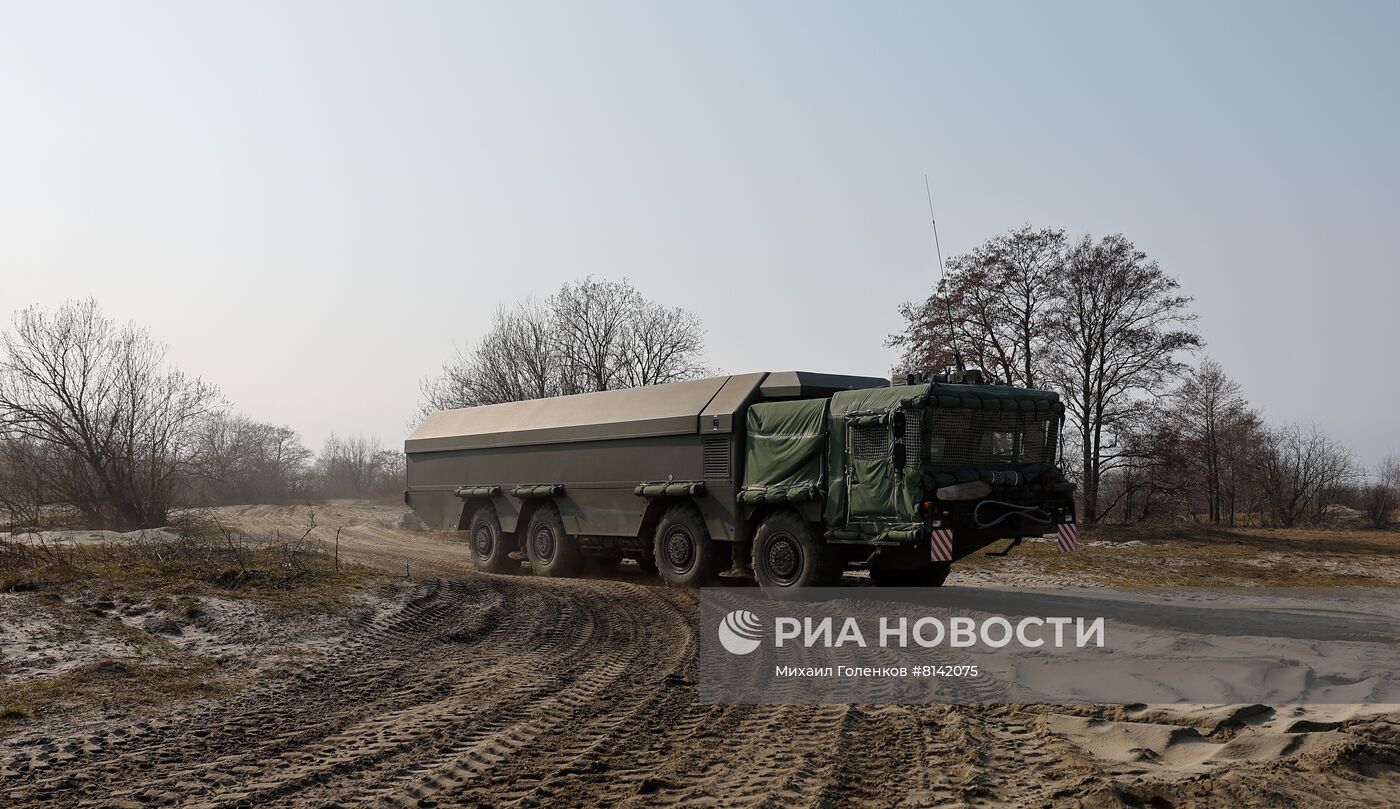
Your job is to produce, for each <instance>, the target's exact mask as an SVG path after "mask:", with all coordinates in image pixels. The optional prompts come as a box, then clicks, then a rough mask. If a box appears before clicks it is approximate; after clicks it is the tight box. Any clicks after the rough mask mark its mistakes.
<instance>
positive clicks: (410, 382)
mask: <svg viewBox="0 0 1400 809" xmlns="http://www.w3.org/2000/svg"><path fill="white" fill-rule="evenodd" d="M1397 31H1400V4H1396V3H1376V4H1366V3H1360V2H1354V3H1343V4H1324V3H1317V4H1314V5H1304V6H1296V5H1295V6H1288V5H1283V4H1275V3H1240V4H1234V5H1226V4H1220V3H1206V4H1199V5H1192V4H1187V3H1170V4H1166V3H1159V4H1145V3H1134V4H1117V3H1116V4H1072V3H1055V4H1048V3H1027V4H988V3H963V4H953V3H932V2H929V3H918V4H898V3H880V4H865V3H859V4H858V3H849V4H840V5H837V4H817V3H810V2H801V3H773V2H764V3H736V4H716V3H698V2H697V3H690V4H685V5H682V4H679V3H654V2H648V3H637V4H618V3H581V2H569V3H558V4H522V3H506V2H500V3H494V4H490V5H486V4H472V3H465V2H455V3H443V4H435V3H410V2H394V3H389V2H382V3H352V2H339V1H338V2H327V3H319V2H304V1H299V2H264V3H257V2H237V3H201V2H170V3H155V4H152V3H137V2H117V3H111V2H102V3H93V4H70V3H61V2H52V1H51V0H45V1H44V2H27V3H22V2H14V1H13V0H6V1H5V2H0V309H3V310H4V311H3V312H0V315H2V316H3V317H5V318H8V316H9V314H10V312H12V311H13V310H15V309H18V308H20V307H23V306H27V305H29V304H33V303H41V304H45V305H53V304H57V303H59V302H61V301H63V300H64V299H68V298H74V297H82V296H87V295H93V296H95V297H96V298H98V299H99V300H100V301H101V303H102V304H103V305H104V306H105V307H106V309H107V310H108V311H109V313H110V314H112V315H114V316H116V317H118V318H120V319H123V320H126V319H133V320H136V321H139V322H140V323H142V324H146V325H148V326H150V328H151V329H152V331H153V332H154V334H155V335H156V336H157V337H158V338H160V339H161V340H163V341H165V342H167V343H169V345H170V347H171V355H172V357H173V358H174V359H175V361H176V362H178V363H179V364H180V365H181V366H182V367H183V368H185V369H186V370H188V371H191V372H195V373H198V374H200V375H202V376H204V377H206V378H208V379H209V380H211V381H214V382H216V383H217V384H218V385H220V386H221V387H222V389H223V391H224V393H225V394H226V396H227V397H228V398H229V399H230V400H231V401H232V402H233V403H234V405H235V406H236V407H237V408H239V409H240V410H242V411H244V412H246V413H248V414H250V415H252V416H255V417H257V418H259V419H262V420H267V421H273V422H278V423H286V424H289V425H291V426H292V427H294V428H296V429H298V430H300V431H301V432H302V433H304V434H305V436H306V437H307V441H308V443H309V444H310V445H312V446H317V445H319V443H320V441H321V439H322V438H324V436H325V435H326V434H327V433H328V432H329V431H331V430H335V431H338V432H342V433H352V432H364V433H370V434H375V435H377V436H379V437H380V438H382V439H383V440H384V441H385V443H396V442H397V441H399V440H400V439H401V438H402V437H403V434H404V433H405V428H404V423H405V420H406V419H407V418H408V417H409V416H410V414H411V413H412V411H413V409H414V402H415V398H416V396H417V386H418V381H419V379H420V378H422V377H424V376H425V375H428V374H430V373H432V372H433V371H434V369H435V368H436V367H438V366H439V365H440V363H441V362H442V360H443V359H444V358H445V357H446V356H447V355H449V354H451V352H452V351H453V347H454V345H467V344H470V343H471V342H472V341H473V340H475V339H476V338H477V337H478V336H479V335H480V334H481V332H482V330H483V328H484V327H485V325H486V323H487V322H488V319H489V316H490V314H491V312H492V311H493V310H494V309H495V308H496V306H497V305H498V304H499V303H501V302H503V301H509V300H511V299H514V298H517V297H519V296H522V295H525V294H527V293H533V294H536V295H541V296H543V295H546V294H548V293H549V292H550V291H552V290H554V289H556V288H557V287H558V286H559V285H560V284H561V283H562V282H563V281H565V280H567V279H572V278H577V277H580V276H584V275H587V274H590V273H592V274H595V275H600V276H606V277H609V278H621V277H623V276H626V277H630V278H631V279H632V281H633V282H634V283H635V285H636V286H637V287H638V288H639V289H641V290H642V292H643V293H645V294H646V295H648V296H649V297H652V298H655V299H657V300H660V301H662V302H665V303H667V304H671V305H679V306H685V307H688V308H690V309H692V310H693V311H695V312H696V313H697V314H698V315H699V316H700V317H701V318H702V319H703V320H704V322H705V324H706V326H707V328H708V330H709V334H708V356H709V359H710V362H711V363H712V364H713V365H715V366H717V367H719V368H721V369H723V370H724V371H726V372H739V371H749V370H778V369H789V368H795V369H808V370H821V371H836V372H853V373H865V374H883V373H885V372H886V370H887V369H888V368H889V367H890V366H891V365H892V364H893V363H894V361H895V359H896V354H895V352H894V351H893V350H891V349H888V348H886V347H885V346H884V341H885V338H886V336H887V335H888V334H889V333H891V332H892V331H895V330H897V329H898V328H899V326H900V321H899V318H898V316H897V313H896V306H897V304H898V303H900V302H901V301H904V300H908V299H913V298H921V297H924V296H925V295H927V293H928V291H929V289H930V287H931V285H932V284H933V283H934V281H935V280H936V272H937V271H936V268H935V261H934V257H933V252H932V248H931V240H930V233H929V226H928V214H927V210H926V204H925V201H924V187H923V175H924V173H925V172H927V173H928V175H929V177H930V180H931V182H932V185H933V193H934V201H935V204H936V206H937V209H938V216H939V226H940V231H941V235H942V238H943V247H944V250H945V253H948V254H952V253H958V252H962V251H964V250H967V249H969V248H971V247H973V246H974V245H976V244H977V243H979V242H981V241H983V240H985V239H987V238H989V237H991V236H994V235H996V234H998V233H999V232H1002V231H1005V230H1007V229H1009V228H1012V227H1016V226H1019V225H1021V224H1023V223H1032V224H1034V225H1037V226H1055V227H1063V228H1066V229H1068V230H1069V231H1070V232H1071V233H1072V234H1080V233H1091V234H1095V235H1102V234H1105V233H1110V232H1122V233H1124V234H1126V235H1127V236H1128V237H1129V238H1131V239H1133V240H1134V241H1136V242H1137V244H1138V245H1139V247H1141V248H1142V249H1144V250H1145V251H1147V252H1148V253H1149V254H1150V255H1151V256H1152V257H1154V258H1156V259H1157V260H1159V261H1160V262H1161V264H1162V266H1163V267H1164V268H1165V269H1166V270H1167V271H1168V272H1170V273H1172V274H1174V275H1175V276H1177V277H1178V278H1179V279H1180V280H1181V282H1182V285H1183V287H1184V289H1185V291H1186V292H1187V293H1188V294H1190V295H1194V296H1195V298H1196V310H1197V311H1198V312H1199V313H1200V322H1199V327H1200V330H1201V331H1202V333H1203V334H1204V336H1205V338H1206V340H1207V342H1208V346H1209V347H1208V353H1209V355H1210V356H1212V357H1214V358H1215V359H1217V360H1219V361H1220V362H1221V363H1223V364H1224V366H1225V367H1226V369H1227V370H1228V371H1229V372H1230V373H1232V374H1233V375H1235V376H1236V377H1237V378H1238V379H1239V380H1240V381H1241V382H1242V383H1243V384H1244V386H1245V389H1246V392H1247V393H1248V395H1249V396H1250V398H1251V399H1252V400H1253V401H1254V402H1255V403H1256V404H1257V405H1259V406H1261V407H1263V409H1264V410H1265V411H1266V413H1267V415H1268V416H1269V417H1270V418H1272V419H1276V420H1294V419H1296V420H1304V421H1316V422H1318V423H1320V424H1321V425H1322V426H1324V427H1325V428H1326V429H1327V430H1329V431H1330V432H1332V433H1333V434H1335V435H1336V436H1338V437H1339V438H1341V439H1342V440H1344V441H1345V442H1347V443H1348V444H1349V445H1351V446H1352V447H1353V448H1354V449H1355V450H1356V452H1357V454H1358V456H1359V457H1360V458H1361V459H1363V460H1365V461H1367V462H1372V461H1374V460H1376V459H1377V458H1378V457H1380V456H1381V455H1383V454H1384V453H1385V451H1386V448H1387V447H1389V448H1391V449H1395V450H1400V382H1397V378H1400V362H1397V360H1396V352H1397V350H1398V349H1400V326H1398V325H1397V312H1396V307H1397V302H1400V272H1397V266H1396V265H1397V261H1396V259H1395V251H1394V249H1393V247H1392V244H1393V240H1394V235H1395V233H1394V232H1395V222H1396V220H1397V214H1398V213H1400V203H1398V202H1397V187H1398V186H1397V181H1400V160H1397V144H1400V93H1397V89H1398V87H1397V85H1400V56H1397V52H1398V51H1397V49H1396V48H1395V45H1394V41H1393V40H1394V36H1395V34H1396V32H1397Z"/></svg>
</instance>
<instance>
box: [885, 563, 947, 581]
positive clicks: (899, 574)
mask: <svg viewBox="0 0 1400 809" xmlns="http://www.w3.org/2000/svg"><path fill="white" fill-rule="evenodd" d="M952 569H953V563H952V562H934V563H933V564H931V565H925V566H923V567H919V568H915V569H913V570H881V569H878V568H871V569H870V580H871V581H873V582H875V585H876V586H877V587H942V586H943V582H944V581H946V580H947V578H948V573H949V571H951V570H952Z"/></svg>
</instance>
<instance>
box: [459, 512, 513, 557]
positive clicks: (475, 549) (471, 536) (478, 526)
mask: <svg viewBox="0 0 1400 809" xmlns="http://www.w3.org/2000/svg"><path fill="white" fill-rule="evenodd" d="M467 538H468V540H469V541H470V542H471V550H472V563H473V564H474V565H476V569H477V570H484V571H486V572H487V573H511V572H514V571H516V570H519V569H520V563H519V562H518V561H516V560H514V559H512V558H510V552H511V551H513V550H515V544H514V543H513V542H509V541H507V540H506V538H505V534H503V533H501V521H500V519H499V518H498V517H497V516H496V507H495V506H493V505H491V504H490V503H487V504H486V505H484V506H482V507H481V508H478V509H477V510H476V513H475V514H473V515H472V521H471V525H470V527H468V529H467Z"/></svg>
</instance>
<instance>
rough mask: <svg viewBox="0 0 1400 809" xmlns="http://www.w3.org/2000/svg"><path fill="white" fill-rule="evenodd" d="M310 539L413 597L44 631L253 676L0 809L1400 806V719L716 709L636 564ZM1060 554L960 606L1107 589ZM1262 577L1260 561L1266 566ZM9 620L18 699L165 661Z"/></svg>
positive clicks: (53, 762)
mask: <svg viewBox="0 0 1400 809" xmlns="http://www.w3.org/2000/svg"><path fill="white" fill-rule="evenodd" d="M217 515H218V517H219V519H220V521H221V522H223V523H225V524H227V525H229V526H231V527H236V528H237V529H238V530H244V531H258V532H266V533H273V534H276V533H279V532H280V533H282V534H284V535H298V536H299V535H300V534H301V533H303V532H305V531H306V530H307V528H308V525H309V524H310V521H311V519H312V517H313V514H312V509H309V508H306V507H271V506H248V507H237V508H227V509H221V510H219V511H218V512H217ZM314 520H315V524H316V527H315V528H314V529H312V533H313V536H314V537H315V538H318V539H322V540H324V541H326V542H327V543H333V542H334V535H335V533H336V529H340V537H339V541H340V549H341V553H342V554H343V555H344V556H345V557H346V558H347V559H354V560H359V561H364V562H368V563H370V564H374V565H377V566H379V567H381V568H382V569H383V570H385V571H386V573H390V574H394V575H397V576H403V578H401V579H397V580H389V579H387V578H386V579H385V581H384V582H383V583H382V584H380V585H379V586H377V587H376V588H372V589H370V590H366V591H365V592H364V593H363V594H361V596H360V597H359V599H360V600H358V601H357V602H356V608H355V609H354V610H352V611H351V613H352V614H349V615H346V616H343V619H342V620H341V621H340V622H338V623H337V622H335V621H314V620H310V619H307V620H305V621H300V622H297V621H293V622H280V623H279V621H277V620H273V619H272V618H270V617H269V616H266V615H260V614H258V613H257V612H256V610H253V611H251V612H250V611H248V609H247V608H246V607H244V608H241V609H243V612H239V611H238V608H235V607H234V606H230V605H222V606H221V605H219V604H218V603H212V604H211V607H210V610H209V611H208V613H207V614H206V616H204V617H206V618H208V620H207V621H205V622H204V623H202V624H200V623H198V622H194V623H191V622H185V623H183V624H181V625H180V627H179V629H180V634H178V635H174V634H162V633H152V632H149V631H145V629H144V623H142V622H144V621H146V620H149V619H150V616H149V614H144V615H143V614H141V613H140V610H141V609H142V606H143V605H141V604H139V603H138V604H135V605H116V604H113V605H110V606H108V605H101V604H98V605H59V606H53V605H50V606H47V607H42V608H43V609H50V608H52V609H72V608H81V609H83V610H84V611H85V612H86V614H89V615H92V612H91V610H97V611H98V612H99V613H103V615H105V616H106V618H105V620H106V624H104V625H106V626H113V625H114V622H113V616H119V617H117V618H116V619H115V623H116V624H120V625H121V626H128V625H129V628H130V629H133V630H134V629H136V628H137V627H138V626H140V627H142V632H141V633H140V634H141V635H144V636H146V637H150V636H152V635H157V636H159V637H158V638H157V639H156V640H158V641H159V643H161V644H165V645H168V646H170V647H171V649H173V650H174V651H173V652H169V653H172V654H173V653H180V654H198V655H223V656H225V657H226V658H228V659H230V660H233V661H241V662H240V665H244V666H247V667H248V668H249V670H250V671H251V672H252V673H253V675H254V676H252V677H251V678H250V681H251V684H250V685H247V686H246V687H242V688H241V689H239V690H236V691H235V692H233V693H232V694H231V695H229V696H226V697H201V698H196V699H190V700H187V701H185V702H182V703H180V704H179V705H177V706H174V707H173V708H170V709H167V710H163V711H159V712H156V713H154V714H140V713H137V714H130V715H127V716H124V717H123V716H114V715H106V714H103V713H102V712H101V711H96V712H89V713H87V714H82V713H79V714H77V715H75V716H76V718H74V717H65V718H60V719H54V720H51V721H50V720H43V719H40V720H36V721H33V722H29V723H26V724H24V725H22V726H20V727H19V729H18V730H13V731H4V732H7V733H8V735H7V736H6V737H4V738H3V740H0V805H3V806H64V807H67V806H148V805H159V804H177V805H190V806H313V805H315V806H320V805H337V806H352V805H356V806H357V805H376V806H435V805H440V806H459V805H460V806H475V805H479V806H505V805H513V806H527V807H528V806H552V805H617V804H621V805H635V806H652V805H686V806H723V805H744V806H751V805H763V806H780V805H782V806H785V805H802V806H823V807H839V806H848V805H864V806H993V805H1011V806H1154V807H1155V806H1161V807H1166V806H1189V805H1206V806H1312V805H1331V806H1335V805H1342V806H1383V805H1396V804H1398V803H1400V714H1396V713H1384V712H1382V713H1379V714H1378V713H1377V712H1376V709H1374V708H1373V709H1361V708H1357V707H1354V706H1340V707H1338V706H1332V707H1328V708H1306V709H1305V708H1297V707H1284V706H1263V705H1250V706H1240V705H1234V706H1200V707H1197V708H1174V709H1172V710H1154V709H1151V708H1147V707H1142V706H1138V707H1134V708H1122V707H1117V706H1079V707H1065V706H998V707H959V706H942V705H936V706H905V705H889V706H865V705H827V706H744V705H736V706H710V705H703V704H699V703H698V702H697V700H696V696H695V695H696V686H695V680H696V634H695V632H696V629H695V616H696V608H697V596H696V594H695V593H694V592H691V591H685V590H676V589H670V588H666V587H662V586H659V583H658V581H657V580H656V579H655V578H654V577H651V576H646V575H644V574H642V573H641V572H640V571H639V570H638V569H636V568H634V567H631V566H630V565H629V566H624V568H623V569H622V570H621V571H619V573H618V574H617V575H615V576H613V577H611V578H609V579H597V580H582V579H580V580H546V579H539V578H533V577H529V576H525V575H519V576H492V575H483V574H478V573H476V572H474V571H472V570H471V566H470V562H469V556H468V552H467V549H466V546H465V544H463V543H460V542H458V541H455V540H454V539H452V538H451V536H450V535H436V534H429V533H426V532H421V531H415V530H412V528H411V527H407V526H412V521H411V520H406V519H405V515H404V512H403V510H402V509H398V508H392V507H379V506H366V505H356V504H339V505H331V506H327V507H318V508H316V509H314ZM1119 544H1121V543H1119ZM1129 549H1131V550H1134V551H1135V550H1139V549H1138V548H1132V547H1131V546H1129V548H1123V547H1118V548H1114V547H1103V548H1089V549H1087V550H1088V551H1089V554H1090V558H1091V559H1092V557H1093V556H1094V555H1097V554H1098V553H1102V554H1105V558H1110V559H1111V558H1113V557H1112V554H1114V553H1119V554H1122V553H1125V552H1128V551H1129ZM1039 552H1040V551H1039V550H1037V549H1034V548H1032V549H1030V552H1029V554H1028V555H1027V556H1026V557H1017V556H1013V557H1010V558H1008V559H1006V560H999V561H998V562H996V563H995V564H978V565H969V566H966V567H964V568H963V569H961V570H956V572H955V574H954V576H953V577H952V579H950V583H961V584H988V585H992V584H997V585H1005V584H1020V585H1025V586H1057V585H1060V584H1069V583H1072V584H1076V585H1080V586H1082V585H1084V584H1086V583H1089V582H1086V581H1085V580H1084V576H1083V575H1071V574H1069V573H1067V572H1065V571H1063V570H1060V571H1053V570H1051V571H1048V572H1047V571H1045V570H1043V569H1041V570H1039V571H1038V570H1037V569H1036V568H1035V567H1033V566H1032V565H1031V562H1032V561H1034V559H1035V558H1036V554H1038V553H1039ZM1279 553H1282V554H1294V555H1300V556H1302V557H1303V558H1304V560H1305V561H1306V563H1307V564H1320V565H1330V564H1334V563H1335V564H1341V565H1343V566H1345V565H1351V564H1354V563H1355V564H1358V565H1359V566H1360V568H1362V570H1363V572H1364V575H1366V576H1369V577H1372V578H1377V579H1379V580H1381V581H1389V580H1390V578H1389V577H1390V576H1391V575H1392V574H1393V568H1394V566H1393V562H1394V560H1393V559H1386V560H1382V563H1379V564H1370V565H1367V564H1365V563H1361V562H1356V561H1355V560H1348V559H1347V558H1346V555H1345V554H1339V558H1338V560H1332V559H1330V558H1329V559H1326V560H1319V559H1318V558H1316V556H1315V555H1314V554H1308V553H1306V552H1299V551H1298V550H1297V549H1294V548H1289V549H1286V550H1283V551H1280V552H1279ZM1251 554H1253V552H1252V551H1251V552H1250V553H1242V555H1241V556H1240V559H1241V560H1247V559H1255V558H1257V559H1263V560H1265V561H1267V559H1268V557H1269V553H1268V552H1260V553H1257V554H1253V555H1251ZM1145 564H1146V563H1145ZM1151 564H1155V563H1151ZM405 566H406V572H407V576H404V574H405ZM1377 569H1380V570H1381V572H1380V573H1377V572H1376V570H1377ZM1348 575H1349V574H1348ZM853 583H854V582H853ZM6 598H7V600H4V601H0V613H3V618H4V620H3V623H0V626H3V629H0V655H3V656H4V657H3V659H4V660H5V661H7V662H6V663H5V669H4V677H5V681H6V682H11V681H13V680H16V679H18V678H30V679H32V680H33V681H36V682H37V681H39V680H41V679H43V678H45V677H50V676H53V675H54V674H55V673H58V672H61V671H63V670H65V667H68V668H72V667H73V666H77V665H81V663H82V661H91V660H95V659H99V658H123V657H132V658H135V657H139V656H141V655H143V654H149V653H151V652H150V649H148V648H146V647H145V646H144V645H143V644H146V643H150V642H153V641H146V640H139V641H138V640H131V638H132V637H133V636H134V635H135V634H136V633H134V632H132V633H126V632H123V631H121V630H119V629H113V630H111V631H109V632H108V633H107V634H106V635H101V634H100V633H94V632H87V633H86V634H85V633H83V632H72V633H69V634H68V635H64V634H63V633H62V632H56V631H55V630H53V629H52V627H53V626H54V619H55V616H54V615H51V614H47V613H44V612H41V611H39V610H40V607H36V606H35V604H34V603H32V601H20V600H15V598H16V597H14V596H8V597H6ZM40 606H42V605H40ZM133 607H134V609H135V612H136V613H137V614H134V615H127V614H126V612H125V611H127V610H129V609H131V608H133ZM93 617H94V618H96V617H98V616H96V615H94V616H93ZM158 617H159V616H158ZM46 633H47V634H46ZM49 635H53V637H49ZM94 638H96V639H94ZM124 644H125V645H124ZM31 646H32V647H35V648H34V649H29V648H28V647H31ZM162 648H164V647H162ZM163 653H164V652H163ZM21 660H22V661H23V662H17V661H21ZM75 661H77V662H75Z"/></svg>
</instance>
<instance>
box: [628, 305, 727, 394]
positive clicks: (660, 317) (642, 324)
mask: <svg viewBox="0 0 1400 809" xmlns="http://www.w3.org/2000/svg"><path fill="white" fill-rule="evenodd" d="M704 333H705V332H704V329H702V328H701V326H700V318H698V317H696V316H695V315H694V314H692V313H691V312H688V311H686V310H684V309H681V308H679V307H676V308H672V307H668V306H663V305H661V304H659V303H655V302H653V301H648V300H645V299H642V298H641V297H640V296H638V299H637V300H636V301H635V302H634V305H633V310H632V312H631V314H630V315H629V316H628V318H627V323H626V327H625V329H624V330H623V334H622V340H621V343H620V345H619V346H618V355H619V358H620V360H621V361H620V362H619V363H618V371H617V376H616V379H615V382H616V385H617V387H623V388H636V387H641V386H642V385H661V384H665V383H667V382H677V381H680V380H682V379H694V378H696V377H700V376H704V375H705V374H706V373H709V369H708V368H706V367H705V364H704V362H703V361H702V360H701V358H700V348H701V346H702V345H703V343H704Z"/></svg>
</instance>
